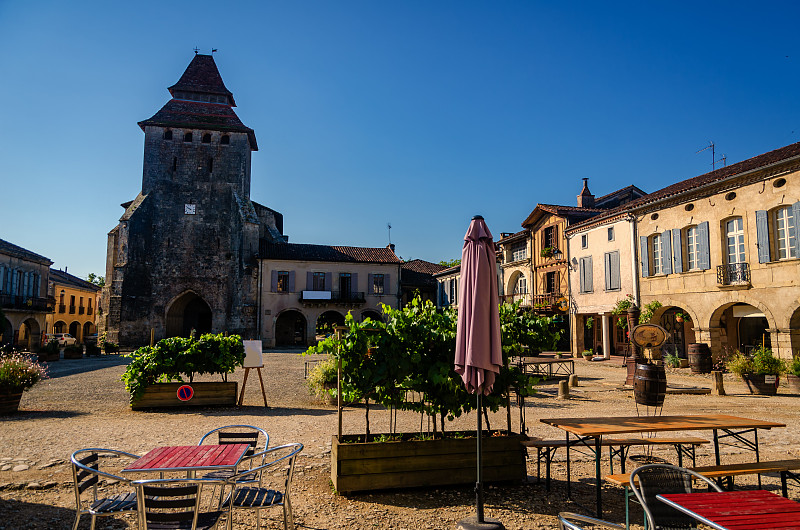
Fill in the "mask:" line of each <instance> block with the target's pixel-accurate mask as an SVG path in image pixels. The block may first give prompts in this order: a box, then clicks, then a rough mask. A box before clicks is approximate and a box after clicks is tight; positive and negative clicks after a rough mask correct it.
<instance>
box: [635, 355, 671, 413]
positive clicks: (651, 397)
mask: <svg viewBox="0 0 800 530" xmlns="http://www.w3.org/2000/svg"><path fill="white" fill-rule="evenodd" d="M666 395H667V373H666V371H664V367H663V366H656V365H654V364H637V365H636V375H634V377H633V397H634V399H635V400H636V403H638V404H639V405H647V406H648V407H660V406H661V405H663V404H664V397H665V396H666Z"/></svg>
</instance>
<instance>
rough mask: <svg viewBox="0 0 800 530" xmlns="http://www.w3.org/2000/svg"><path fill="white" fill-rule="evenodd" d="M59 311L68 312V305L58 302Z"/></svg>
mask: <svg viewBox="0 0 800 530" xmlns="http://www.w3.org/2000/svg"><path fill="white" fill-rule="evenodd" d="M58 312H59V313H66V312H67V306H65V305H64V304H58Z"/></svg>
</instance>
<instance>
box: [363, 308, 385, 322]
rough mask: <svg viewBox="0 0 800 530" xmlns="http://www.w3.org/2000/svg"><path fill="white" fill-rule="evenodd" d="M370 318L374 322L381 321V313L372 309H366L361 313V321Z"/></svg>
mask: <svg viewBox="0 0 800 530" xmlns="http://www.w3.org/2000/svg"><path fill="white" fill-rule="evenodd" d="M368 318H370V319H372V320H374V321H375V322H383V318H381V314H380V313H378V312H377V311H375V310H374V309H367V310H365V311H364V312H363V313H361V321H362V322H363V321H365V320H366V319H368Z"/></svg>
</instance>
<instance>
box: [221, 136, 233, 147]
mask: <svg viewBox="0 0 800 530" xmlns="http://www.w3.org/2000/svg"><path fill="white" fill-rule="evenodd" d="M219 143H220V144H222V145H229V144H230V143H231V137H230V136H228V135H227V134H223V135H222V138H220V139H219Z"/></svg>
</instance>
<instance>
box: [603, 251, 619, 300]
mask: <svg viewBox="0 0 800 530" xmlns="http://www.w3.org/2000/svg"><path fill="white" fill-rule="evenodd" d="M605 273H606V291H619V290H620V287H621V286H620V279H619V251H618V250H615V251H614V252H606V254H605Z"/></svg>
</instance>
